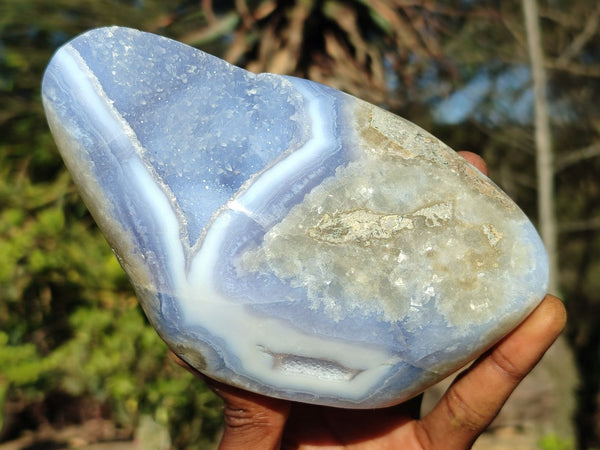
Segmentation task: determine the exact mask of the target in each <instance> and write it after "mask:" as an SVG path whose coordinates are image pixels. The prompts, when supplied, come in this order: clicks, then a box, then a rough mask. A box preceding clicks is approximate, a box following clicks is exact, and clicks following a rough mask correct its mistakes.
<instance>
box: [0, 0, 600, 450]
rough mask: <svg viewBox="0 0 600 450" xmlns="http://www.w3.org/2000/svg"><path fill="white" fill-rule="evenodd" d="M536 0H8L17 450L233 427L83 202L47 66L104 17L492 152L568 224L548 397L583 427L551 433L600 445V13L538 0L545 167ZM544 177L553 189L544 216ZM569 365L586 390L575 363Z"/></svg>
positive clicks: (586, 1)
mask: <svg viewBox="0 0 600 450" xmlns="http://www.w3.org/2000/svg"><path fill="white" fill-rule="evenodd" d="M527 1H529V0H523V1H520V0H507V1H502V2H499V1H491V0H481V1H477V2H473V1H469V0H454V1H448V0H446V1H435V2H434V1H426V0H375V1H364V0H263V1H259V0H256V1H249V0H248V1H244V0H235V1H219V2H212V1H210V0H201V1H185V0H181V1H178V2H160V1H157V0H131V1H117V0H112V1H111V0H100V1H94V2H89V1H83V0H55V1H53V2H47V1H44V0H2V1H1V2H0V429H1V431H0V442H3V441H7V442H8V441H11V440H13V442H15V441H14V440H15V439H16V440H17V441H18V442H21V444H15V445H21V447H13V448H22V447H25V446H26V445H34V443H35V442H38V443H40V442H42V443H43V442H49V440H51V441H53V442H58V441H60V440H61V439H62V441H61V442H63V441H64V442H66V444H65V445H71V444H72V445H75V443H77V442H79V441H76V438H75V437H73V436H71V437H65V436H63V435H60V431H61V430H65V429H67V428H68V427H69V426H72V425H73V424H78V425H80V426H83V424H89V423H92V424H94V427H93V429H92V428H90V429H87V428H86V440H87V441H90V442H91V441H94V440H96V441H103V440H104V441H110V440H112V441H113V442H114V441H115V440H119V441H123V442H125V441H128V440H129V441H130V440H134V441H135V442H137V443H138V444H139V443H140V442H141V443H142V444H143V447H142V448H164V447H167V448H168V447H169V446H170V447H173V448H210V447H211V446H213V444H214V442H215V440H216V439H218V434H219V430H220V427H221V422H220V408H221V404H220V402H219V401H218V400H217V399H216V398H215V397H214V395H213V394H212V393H211V392H210V391H208V389H207V388H206V387H204V385H203V384H202V383H200V382H199V381H198V380H196V379H194V378H193V377H192V376H191V375H189V374H187V373H185V372H184V371H183V370H181V369H180V368H178V367H176V366H175V365H174V364H173V363H172V362H171V361H170V360H169V359H168V357H167V356H166V347H165V345H164V344H163V343H162V341H160V339H159V338H158V336H157V335H156V333H155V332H154V331H153V330H152V329H151V328H150V327H149V325H148V324H147V322H146V320H145V318H144V316H143V313H142V312H141V310H140V308H139V306H138V304H137V301H136V299H135V297H134V295H133V293H132V290H131V288H130V286H129V284H128V281H127V279H126V277H125V275H124V274H123V272H122V270H121V268H120V267H119V265H118V263H117V261H116V259H115V258H114V257H113V256H112V254H111V251H110V249H109V248H108V245H107V244H106V243H105V241H104V240H103V238H102V236H101V235H100V234H99V232H98V230H97V228H96V226H95V225H94V223H93V221H92V220H91V218H90V216H89V214H88V212H87V210H86V208H85V207H84V206H83V204H82V203H81V201H80V199H79V196H78V194H77V191H76V190H75V188H74V186H73V183H72V181H71V178H70V176H69V175H68V174H67V173H66V171H65V169H64V167H63V165H62V162H61V160H60V158H59V156H58V153H57V151H56V148H55V145H54V143H53V140H52V138H51V136H50V134H49V131H48V128H47V125H46V123H45V119H44V115H43V111H42V107H41V102H40V93H39V85H40V80H41V76H42V74H43V70H44V67H45V65H46V63H47V62H48V60H49V58H50V57H51V55H52V53H53V51H54V50H55V49H56V48H58V47H59V46H60V45H62V44H63V43H65V42H66V41H68V40H69V39H70V38H72V37H74V36H76V35H77V34H79V33H81V32H83V31H85V30H87V29H89V28H93V27H97V26H103V25H124V26H130V27H135V28H139V29H142V30H146V31H151V32H155V33H159V34H162V35H165V36H168V37H173V38H176V39H178V40H181V41H183V42H186V43H188V44H190V45H194V46H196V47H199V48H202V49H204V50H206V51H209V52H211V53H213V54H216V55H219V56H221V57H223V58H226V59H227V60H229V61H231V62H233V63H235V64H237V65H240V66H244V67H247V68H249V69H250V70H253V71H270V72H276V73H289V74H294V75H298V76H301V77H305V78H310V79H313V80H316V81H320V82H322V83H326V84H328V85H330V86H333V87H336V88H338V89H342V90H345V91H347V92H349V93H351V94H354V95H356V96H358V97H361V98H363V99H366V100H368V101H371V102H373V103H376V104H378V105H381V106H383V107H386V108H388V109H390V110H392V111H394V112H396V113H398V114H401V115H403V116H404V117H406V118H408V119H410V120H412V121H414V122H416V123H418V124H419V125H421V126H423V127H424V128H426V129H428V130H430V131H432V132H433V133H434V134H436V135H437V136H439V137H440V138H442V139H444V140H445V141H446V142H448V143H449V144H450V145H451V146H452V147H454V148H456V149H469V150H473V151H477V152H479V153H481V154H482V155H483V156H484V158H485V159H486V161H487V162H488V165H489V166H490V169H491V176H492V178H493V179H494V180H495V181H496V182H497V183H498V184H499V185H500V186H501V187H502V188H503V189H505V190H506V191H507V192H508V193H509V195H511V197H512V198H513V199H515V201H516V202H517V203H518V204H519V205H520V206H521V207H522V208H523V209H524V210H525V211H526V212H527V213H528V215H529V216H530V217H531V218H532V219H533V220H534V222H536V223H537V224H538V225H539V226H540V227H544V226H547V225H548V223H547V222H548V220H550V221H551V222H552V223H551V225H552V228H553V229H554V232H553V236H552V239H554V240H555V241H556V242H557V247H556V249H555V250H552V251H551V253H552V254H553V256H555V258H556V261H557V264H558V270H557V273H556V274H555V275H556V276H555V277H554V288H553V290H554V292H556V293H559V294H560V295H561V296H562V298H563V299H564V300H565V303H566V305H567V308H568V311H569V315H570V322H569V328H568V330H567V333H566V334H565V341H566V342H567V343H568V345H566V346H565V348H566V350H565V352H566V353H565V352H562V353H558V354H557V355H556V356H554V363H551V364H550V366H549V367H553V369H551V370H550V372H553V373H560V374H561V375H560V377H561V380H559V383H558V386H559V387H557V390H560V389H561V388H560V385H561V384H562V385H564V387H565V389H567V390H566V391H565V392H562V393H561V394H560V395H559V394H556V393H547V392H546V393H543V394H540V395H538V398H536V399H535V401H536V402H541V403H540V404H544V398H541V397H540V396H544V397H547V396H550V395H555V396H556V398H557V399H559V400H557V401H556V402H555V403H554V408H555V409H557V410H561V409H562V410H564V411H563V413H564V414H562V416H561V417H562V419H561V420H563V421H565V420H566V421H571V422H570V424H571V426H570V427H566V428H561V427H560V426H555V427H552V426H550V427H549V428H548V427H546V428H544V430H543V432H542V433H541V434H539V439H538V438H536V440H535V445H536V446H538V447H539V448H548V449H553V448H575V447H577V448H586V449H591V448H600V395H599V391H600V386H599V384H600V345H599V344H600V323H599V322H600V314H598V312H599V307H598V304H599V296H598V292H600V272H599V271H600V267H599V260H598V257H597V256H598V254H599V247H600V235H599V233H598V230H599V229H600V211H599V210H600V201H599V200H600V199H599V197H600V177H599V176H598V175H599V174H600V158H599V157H598V156H599V155H600V136H599V135H600V120H599V119H600V118H599V114H600V110H599V108H598V106H597V105H598V104H600V102H599V100H600V99H599V96H600V83H599V81H600V25H599V24H600V6H599V4H598V3H597V1H595V0H573V1H566V0H538V2H537V6H538V21H539V24H540V26H541V32H542V42H541V46H540V48H539V49H538V50H539V51H540V52H541V53H543V55H544V57H545V60H544V71H545V74H546V77H547V80H548V86H547V90H546V98H547V101H548V104H547V108H546V111H545V112H546V113H547V116H548V118H549V120H550V124H551V129H550V133H549V134H550V135H549V136H547V137H549V138H551V143H552V150H553V162H552V164H551V166H549V167H548V168H546V171H548V170H549V171H550V172H546V173H541V172H540V171H539V170H538V171H536V150H539V146H537V148H536V140H535V130H536V125H535V121H534V106H533V105H534V100H535V95H534V91H533V89H532V75H531V74H532V72H531V69H530V63H529V61H530V55H529V53H528V50H527V38H528V30H527V28H526V27H525V20H524V16H523V4H524V3H525V2H527ZM541 176H543V177H545V178H546V179H550V180H551V181H552V182H553V186H554V194H553V196H552V198H551V202H552V204H551V212H552V215H551V218H550V219H548V218H545V219H544V222H545V223H541V222H542V221H541V220H540V219H541V217H542V216H541V215H540V213H539V212H538V211H539V208H538V207H539V205H540V196H539V193H540V190H539V188H538V186H539V179H540V177H541ZM550 248H553V247H552V246H551V247H550ZM570 355H572V357H571V356H570ZM570 358H572V359H573V361H574V362H573V371H574V372H576V373H577V374H578V376H577V377H578V379H579V384H578V386H577V389H576V390H573V391H571V390H569V389H570V387H569V386H571V385H572V383H571V384H569V382H567V381H566V379H564V378H562V373H563V372H561V370H562V369H561V370H559V369H558V367H560V366H568V365H569V364H571V363H570V361H571V359H570ZM563 369H564V367H563ZM571 403H572V404H573V405H575V406H574V407H573V409H571V407H570V406H568V405H570V404H571ZM559 412H560V411H559ZM519 426H520V425H519V424H517V426H513V428H514V429H516V430H517V432H519V429H520V428H519ZM521 428H522V427H521ZM564 429H567V430H569V431H563V430H564ZM27 432H28V433H29V434H27ZM24 436H25V438H24ZM61 436H62V437H61ZM19 439H21V440H20V441H19ZM23 439H25V440H23ZM74 439H75V440H74ZM78 439H81V437H79V438H78ZM44 440H45V441H44ZM24 442H27V444H25V443H24ZM84 443H85V442H84ZM79 444H81V442H79ZM7 445H9V444H7ZM0 448H2V444H0ZM32 448H33V447H32ZM41 448H43V447H41ZM507 448H511V447H507Z"/></svg>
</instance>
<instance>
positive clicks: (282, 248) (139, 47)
mask: <svg viewBox="0 0 600 450" xmlns="http://www.w3.org/2000/svg"><path fill="white" fill-rule="evenodd" d="M42 92H43V101H44V106H45V109H46V113H47V117H48V122H49V124H50V127H51V130H52V133H53V135H54V137H55V140H56V142H57V144H58V147H59V149H60V151H61V153H62V156H63V158H64V161H65V163H66V165H67V167H68V169H69V170H70V172H71V174H72V176H73V178H74V179H75V182H76V183H77V185H78V187H79V189H80V191H81V195H82V196H83V198H84V200H85V202H86V204H87V205H88V207H89V209H90V211H91V212H92V214H93V216H94V218H95V220H96V221H97V223H98V225H99V226H100V228H101V230H102V232H103V233H104V235H105V236H106V238H107V240H108V241H109V243H110V245H111V246H112V248H113V249H114V252H115V254H116V256H117V258H118V259H119V261H120V263H121V265H122V266H123V268H124V269H125V271H126V272H127V274H128V276H129V278H130V280H131V282H132V284H133V286H134V287H135V290H136V292H137V295H138V297H139V299H140V302H141V304H142V306H143V308H144V310H145V312H146V314H147V316H148V318H149V320H150V322H151V323H152V325H153V326H154V327H155V329H156V330H157V331H158V333H159V334H160V336H161V337H162V338H163V339H164V340H165V341H166V343H167V344H168V345H169V347H171V348H172V349H173V350H174V351H175V352H176V353H177V354H178V355H179V356H180V357H181V358H183V359H184V360H185V361H187V362H188V363H190V364H191V365H192V366H194V367H195V368H197V369H198V370H200V371H202V372H203V373H205V374H206V375H208V376H210V377H213V378H215V379H218V380H220V381H223V382H225V383H229V384H231V385H234V386H238V387H241V388H244V389H248V390H251V391H254V392H259V393H262V394H266V395H270V396H275V397H281V398H287V399H291V400H296V401H302V402H310V403H316V404H323V405H332V406H338V407H346V408H372V407H382V406H388V405H392V404H396V403H399V402H401V401H403V400H406V399H408V398H410V397H411V396H414V395H416V394H418V393H419V392H421V391H422V390H423V389H425V388H426V387H428V386H429V385H431V384H432V383H435V382H436V381H438V380H439V379H441V378H443V377H444V376H446V375H447V374H448V373H450V372H452V371H454V370H455V369H457V368H458V367H460V366H461V365H463V364H465V363H466V362H468V361H469V360H471V359H473V358H474V357H476V356H477V355H478V354H480V353H481V352H483V351H484V350H485V349H486V348H488V347H489V346H490V345H492V344H493V343H494V342H496V341H497V340H498V339H500V338H501V337H502V336H503V335H505V334H506V333H507V332H509V331H510V330H511V329H512V328H514V327H515V326H516V325H517V324H518V323H519V322H520V321H522V320H523V319H524V318H525V316H526V315H527V314H529V313H530V312H531V311H532V309H533V308H534V307H535V306H536V305H537V304H538V303H539V301H540V300H541V298H542V297H543V295H544V292H545V290H546V285H547V279H548V265H547V262H546V256H545V251H544V248H543V246H542V244H541V242H540V239H539V237H538V235H537V233H536V231H535V229H534V227H533V226H532V224H531V223H530V222H529V220H528V219H527V218H526V217H525V215H524V214H523V213H522V212H521V211H520V210H519V208H518V207H517V206H516V205H515V204H514V203H513V202H512V201H511V200H510V199H509V198H508V197H507V196H506V195H505V194H504V193H503V192H501V191H500V190H499V189H498V188H497V187H496V186H495V185H494V184H493V183H492V182H491V181H490V180H488V179H487V178H486V177H485V176H483V175H482V174H481V173H479V172H478V171H477V170H476V169H474V168H473V167H472V166H470V165H469V164H468V163H466V162H465V161H464V160H463V159H462V158H460V157H459V156H457V155H456V154H455V153H454V152H453V151H452V150H451V149H450V148H448V147H447V146H446V145H444V144H443V143H442V142H440V141H439V140H437V139H436V138H435V137H433V136H432V135H430V134H428V133H427V132H425V131H424V130H422V129H420V128H419V127H417V126H415V125H414V124H412V123H410V122H408V121H406V120H404V119H401V118H399V117H396V116H394V115H392V114H390V113H388V112H385V111H383V110H381V109H379V108H377V107H375V106H373V105H370V104H368V103H365V102H363V101H361V100H359V99H356V98H354V97H351V96H349V95H346V94H344V93H342V92H339V91H336V90H334V89H331V88H329V87H326V86H323V85H320V84H317V83H313V82H310V81H306V80H302V79H297V78H292V77H287V76H279V75H272V74H258V75H255V74H252V73H249V72H246V71H244V70H242V69H239V68H236V67H234V66H231V65H229V64H228V63H226V62H224V61H222V60H220V59H217V58H215V57H213V56H210V55H208V54H206V53H203V52H201V51H198V50H196V49H193V48H191V47H188V46H185V45H183V44H181V43H178V42H175V41H172V40H168V39H165V38H162V37H159V36H155V35H152V34H147V33H143V32H140V31H136V30H132V29H126V28H117V27H112V28H102V29H97V30H92V31H90V32H87V33H85V34H83V35H82V36H80V37H77V38H76V39H74V40H73V41H71V42H69V43H68V44H66V45H65V46H63V47H62V48H61V49H59V50H58V52H57V53H56V54H55V56H54V57H53V58H52V61H51V62H50V64H49V66H48V68H47V70H46V74H45V76H44V80H43V89H42ZM124 338H126V337H125V336H124Z"/></svg>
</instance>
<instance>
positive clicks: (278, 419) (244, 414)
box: [169, 352, 290, 450]
mask: <svg viewBox="0 0 600 450" xmlns="http://www.w3.org/2000/svg"><path fill="white" fill-rule="evenodd" d="M169 357H170V358H171V359H172V360H173V361H174V362H175V363H177V364H178V365H180V366H181V367H183V368H184V369H186V370H187V371H189V372H191V373H192V374H193V375H195V376H197V377H198V378H200V379H202V380H204V382H205V383H206V385H207V386H208V387H209V388H210V389H211V390H212V391H213V392H214V393H215V394H217V395H218V396H219V397H221V398H222V399H223V402H224V408H223V419H224V425H225V427H224V430H223V437H222V438H221V443H220V445H219V449H221V450H228V449H235V450H237V449H241V448H243V449H244V450H246V449H247V450H255V449H256V450H263V449H264V450H269V449H278V448H279V447H280V444H281V437H282V433H283V428H284V425H285V422H286V421H287V418H288V415H289V411H290V402H288V401H286V400H279V399H276V398H270V397H265V396H263V395H259V394H255V393H252V392H248V391H245V390H242V389H238V388H235V387H232V386H228V385H226V384H223V383H220V382H218V381H215V380H213V379H211V378H208V377H207V376H205V375H203V374H201V373H200V372H198V371H197V370H196V369H194V368H193V367H191V366H190V365H189V364H188V363H186V362H185V361H183V360H182V359H181V358H179V357H178V356H177V355H175V354H174V353H173V352H169Z"/></svg>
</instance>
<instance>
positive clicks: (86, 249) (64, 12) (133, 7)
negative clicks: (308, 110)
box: [0, 0, 221, 448]
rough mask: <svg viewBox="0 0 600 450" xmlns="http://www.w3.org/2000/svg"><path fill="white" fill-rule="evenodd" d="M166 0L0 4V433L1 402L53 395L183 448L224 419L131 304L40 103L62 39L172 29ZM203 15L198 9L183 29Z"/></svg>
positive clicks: (209, 435) (208, 436) (207, 437)
mask: <svg viewBox="0 0 600 450" xmlns="http://www.w3.org/2000/svg"><path fill="white" fill-rule="evenodd" d="M163 3H164V2H160V1H157V0H150V1H145V2H143V4H142V3H141V2H136V1H116V0H115V1H109V0H101V1H98V2H82V1H78V0H58V1H55V2H46V1H42V0H18V1H17V0H14V1H13V0H8V1H3V2H1V3H0V104H2V108H1V110H0V431H1V429H2V422H3V419H4V417H3V416H2V411H3V410H4V408H3V405H4V404H5V402H11V405H13V408H12V409H14V405H17V406H18V407H21V408H24V407H26V405H27V404H28V403H30V402H32V401H35V402H39V403H43V402H44V401H45V399H46V398H48V397H49V396H51V395H53V394H55V393H63V394H68V395H70V396H73V397H80V398H85V399H86V402H87V401H92V402H96V403H97V404H98V405H102V407H103V408H106V407H108V414H109V415H110V418H111V419H112V420H114V421H115V422H116V423H117V424H118V425H120V426H122V427H124V428H125V429H129V430H132V431H133V430H134V429H135V428H136V427H137V426H138V423H139V421H140V418H142V417H151V418H152V421H153V422H155V423H157V424H159V425H161V426H163V427H165V428H166V429H168V430H169V432H170V433H171V442H172V443H173V445H176V446H177V447H178V448H186V447H189V446H198V445H201V444H202V443H206V442H210V441H212V440H214V437H215V434H216V433H217V431H218V430H219V428H220V426H221V422H220V410H221V405H220V403H219V401H218V400H217V398H216V396H214V395H213V394H212V392H210V391H209V390H208V389H207V388H206V387H205V386H203V384H202V383H201V382H200V381H199V380H198V379H196V378H194V377H193V376H192V375H190V374H188V373H187V372H185V371H183V370H181V369H180V368H179V367H177V366H176V365H175V364H173V363H172V362H171V361H170V360H169V359H168V358H167V356H166V354H167V348H166V346H165V344H164V343H163V342H162V341H161V340H160V338H159V337H158V335H157V334H156V332H155V331H154V330H153V329H152V328H151V327H150V326H149V324H148V323H147V322H146V320H145V318H144V315H143V313H142V312H141V310H140V308H139V307H138V306H137V302H136V300H135V297H134V295H133V293H132V290H131V288H130V286H129V283H128V281H127V278H126V276H125V274H124V273H123V271H122V269H121V268H120V266H119V264H118V262H117V260H116V259H115V257H114V256H113V255H112V252H111V251H110V248H109V247H108V245H107V243H106V242H105V240H104V239H103V237H102V236H101V235H100V233H99V232H98V230H97V229H96V227H95V225H94V222H93V220H92V219H91V217H90V216H89V214H88V212H87V210H86V208H85V207H84V205H83V204H82V202H81V200H80V198H79V195H78V194H77V192H76V190H75V188H74V186H73V183H72V181H71V178H70V176H69V175H68V174H67V172H66V170H65V169H64V166H63V164H62V162H61V160H60V157H59V155H58V152H57V151H56V148H55V145H54V142H53V139H52V137H51V135H50V133H49V130H48V127H47V125H46V121H45V118H44V115H43V111H42V106H41V102H40V93H39V86H40V83H41V78H42V74H43V70H44V67H45V65H46V63H47V61H48V60H49V59H50V57H51V55H52V53H53V51H54V50H55V48H56V47H57V46H59V45H60V44H62V43H64V42H65V41H66V40H68V39H69V38H71V37H73V36H75V35H76V34H79V33H81V32H83V31H84V30H86V29H88V28H92V27H97V26H103V25H113V24H118V25H125V26H131V27H135V28H141V29H146V30H152V31H162V33H163V34H169V33H170V31H169V29H168V28H163V27H168V26H169V24H171V23H172V22H173V18H174V17H175V16H176V11H175V10H174V8H175V7H176V5H175V6H168V5H164V4H163ZM170 8H172V9H170ZM201 23H202V15H200V16H196V19H195V21H193V23H190V24H183V25H180V26H179V29H180V30H181V31H184V30H185V27H187V26H196V27H197V26H199V25H201ZM173 32H176V30H174V31H173ZM1 439H2V433H1V432H0V440H1Z"/></svg>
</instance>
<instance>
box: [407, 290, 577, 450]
mask: <svg viewBox="0 0 600 450" xmlns="http://www.w3.org/2000/svg"><path fill="white" fill-rule="evenodd" d="M565 323H566V312H565V308H564V306H563V305H562V303H561V301H560V300H558V299H557V298H556V297H553V296H551V295H547V296H546V298H545V299H544V300H543V301H542V303H541V304H540V305H539V306H538V307H537V308H536V309H535V310H534V311H533V312H532V313H531V314H530V315H529V317H528V318H527V319H525V321H524V322H523V323H521V324H520V325H519V326H518V327H517V328H516V329H515V330H514V331H512V332H511V333H510V334H509V335H508V336H506V337H505V338H504V339H503V340H502V341H500V342H499V343H498V344H497V345H496V346H494V347H493V348H492V349H490V350H489V351H488V352H487V353H485V354H484V355H483V356H482V357H481V358H479V360H478V361H476V362H475V363H474V364H473V365H472V366H471V367H470V368H469V369H467V370H466V371H465V372H464V373H463V374H461V376H459V377H458V378H457V380H456V381H455V382H454V383H453V385H452V386H451V387H450V388H449V389H448V391H447V392H446V394H445V395H444V397H443V398H442V399H441V400H440V402H439V403H438V404H437V406H436V407H435V408H434V409H433V410H432V411H431V413H429V414H428V415H427V416H426V417H424V418H423V419H422V420H421V421H420V422H419V427H418V428H419V430H418V432H419V433H420V435H421V439H420V440H421V442H426V443H427V445H428V447H429V448H432V449H438V448H439V449H442V448H443V449H465V448H470V446H471V445H472V444H473V442H474V441H475V439H477V437H478V436H479V435H480V434H481V433H482V432H483V431H484V430H485V428H486V427H487V426H488V425H489V424H490V422H491V421H492V420H493V419H494V417H496V415H497V414H498V412H499V411H500V409H501V408H502V405H504V402H505V401H506V400H507V399H508V397H509V396H510V394H511V393H512V391H513V390H514V389H515V388H516V387H517V385H518V384H519V382H520V381H521V380H522V379H523V378H524V377H525V376H526V375H527V374H528V373H529V372H530V371H531V370H532V369H533V367H534V366H535V365H536V364H537V363H538V362H539V360H540V359H541V358H542V356H543V355H544V353H545V352H546V350H548V348H549V347H550V346H551V345H552V343H553V342H554V341H555V340H556V338H557V337H558V336H559V335H560V332H561V331H562V329H563V328H564V326H565Z"/></svg>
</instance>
